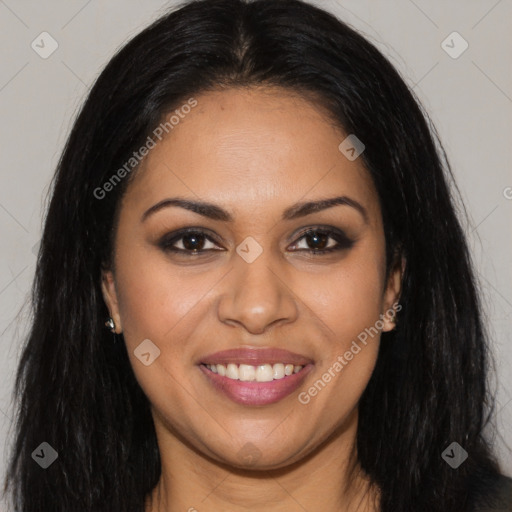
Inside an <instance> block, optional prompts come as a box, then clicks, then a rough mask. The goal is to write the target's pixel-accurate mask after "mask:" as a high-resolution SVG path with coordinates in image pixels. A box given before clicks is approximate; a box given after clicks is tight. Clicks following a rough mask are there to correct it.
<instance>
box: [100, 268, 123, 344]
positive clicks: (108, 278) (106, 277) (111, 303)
mask: <svg viewBox="0 0 512 512" xmlns="http://www.w3.org/2000/svg"><path fill="white" fill-rule="evenodd" d="M101 291H102V293H103V299H104V301H105V304H106V305H107V308H108V310H109V312H110V316H111V317H112V319H113V320H114V323H115V326H116V328H115V332H116V333H117V334H120V333H121V332H123V328H122V325H121V316H120V315H119V304H118V301H117V292H116V284H115V280H114V274H113V272H112V271H111V270H106V269H103V270H102V271H101Z"/></svg>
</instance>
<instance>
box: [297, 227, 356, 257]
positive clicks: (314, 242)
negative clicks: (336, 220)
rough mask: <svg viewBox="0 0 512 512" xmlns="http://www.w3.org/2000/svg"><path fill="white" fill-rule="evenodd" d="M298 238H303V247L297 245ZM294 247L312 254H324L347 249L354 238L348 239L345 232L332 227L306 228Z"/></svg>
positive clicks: (352, 243)
mask: <svg viewBox="0 0 512 512" xmlns="http://www.w3.org/2000/svg"><path fill="white" fill-rule="evenodd" d="M300 240H304V242H305V243H304V244H303V245H305V247H302V248H300V247H298V245H299V243H298V242H300ZM298 242H296V243H295V248H296V249H298V250H299V251H306V252H310V253H312V254H324V253H329V252H333V251H341V250H343V249H349V248H350V247H352V246H353V245H354V240H351V239H349V238H348V237H347V236H346V235H345V233H343V232H342V231H338V230H332V229H311V228H310V229H308V230H307V231H305V232H303V233H302V235H301V236H300V238H299V239H298Z"/></svg>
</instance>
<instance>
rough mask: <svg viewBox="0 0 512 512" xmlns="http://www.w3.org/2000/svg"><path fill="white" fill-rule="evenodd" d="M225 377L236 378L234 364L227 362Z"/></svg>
mask: <svg viewBox="0 0 512 512" xmlns="http://www.w3.org/2000/svg"><path fill="white" fill-rule="evenodd" d="M226 377H227V378H228V379H234V380H238V366H237V365H236V364H233V363H230V364H228V366H227V368H226Z"/></svg>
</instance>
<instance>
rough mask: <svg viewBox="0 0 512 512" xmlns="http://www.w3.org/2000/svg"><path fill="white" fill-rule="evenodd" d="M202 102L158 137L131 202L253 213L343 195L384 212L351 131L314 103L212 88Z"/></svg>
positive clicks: (288, 95) (275, 91)
mask: <svg viewBox="0 0 512 512" xmlns="http://www.w3.org/2000/svg"><path fill="white" fill-rule="evenodd" d="M195 100H196V101H197V105H196V106H195V107H194V108H192V109H190V110H189V109H186V110H187V113H184V112H182V113H181V116H180V117H179V121H178V122H177V123H176V124H174V125H173V127H172V129H171V130H169V133H168V134H167V135H166V136H165V137H164V138H162V140H161V141H159V140H158V139H156V140H155V142H156V144H155V146H154V148H153V149H151V150H150V151H149V154H148V155H147V156H146V158H145V160H144V162H143V164H142V166H141V168H140V169H139V170H138V171H137V174H136V176H135V177H134V178H135V179H134V180H133V181H132V183H131V184H130V186H129V187H128V191H127V194H126V196H127V197H125V200H127V201H130V202H131V203H141V204H144V205H148V203H154V202H157V201H159V200H161V199H162V198H163V197H164V196H165V195H166V194H167V195H181V196H185V197H189V198H196V199H197V198H200V199H203V200H207V201H210V202H215V203H219V204H220V203H222V205H223V206H224V207H226V209H228V210H230V211H232V212H234V213H235V212H237V211H240V212H242V210H244V209H245V210H247V211H250V213H251V214H252V215H254V214H256V213H258V212H260V209H261V212H260V213H262V212H263V210H265V208H267V209H268V208H273V206H276V207H277V206H279V207H280V208H281V209H283V208H284V207H286V206H287V204H288V203H293V202H296V201H298V200H310V199H316V198H319V197H332V196H333V195H335V193H339V194H345V195H351V196H353V197H354V199H356V200H358V201H359V202H363V203H365V204H366V206H367V209H368V211H369V213H370V215H378V214H379V208H378V198H377V195H376V191H375V188H374V186H373V182H372V179H371V177H370V175H369V173H368V171H367V170H366V168H365V167H364V165H363V162H362V159H361V158H357V159H356V160H353V161H351V160H349V159H348V158H347V157H346V156H345V154H344V153H342V152H341V151H340V149H339V145H340V143H342V141H343V140H344V139H346V137H347V134H346V133H344V131H343V130H342V129H341V128H340V127H338V126H336V125H335V124H334V123H333V122H332V120H331V119H330V117H329V116H328V115H327V114H326V112H325V110H324V109H323V108H322V107H320V106H319V105H316V104H315V103H314V102H312V101H311V100H308V99H306V98H303V97H301V96H299V95H298V94H296V93H293V92H289V91H287V90H283V89H280V88H250V89H228V90H221V91H211V92H207V93H204V94H201V95H198V96H197V97H195ZM179 109H180V107H179V106H177V110H179ZM166 118H167V119H168V118H169V115H167V116H166ZM176 119H177V117H176V116H175V120H176ZM123 202H124V201H123ZM149 206H150V204H149Z"/></svg>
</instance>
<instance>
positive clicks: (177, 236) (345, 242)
mask: <svg viewBox="0 0 512 512" xmlns="http://www.w3.org/2000/svg"><path fill="white" fill-rule="evenodd" d="M191 234H192V235H201V236H204V237H205V238H206V239H207V240H209V241H210V242H213V243H217V242H215V240H214V238H213V237H212V236H208V234H207V232H206V231H204V230H202V229H200V228H186V229H182V230H180V231H178V232H176V233H173V234H171V235H166V236H164V237H163V238H162V239H161V241H160V242H159V246H160V247H161V248H162V250H164V251H169V252H173V253H175V254H183V255H187V256H199V255H203V254H205V253H207V252H209V251H218V250H220V249H201V250H199V251H193V250H187V249H178V248H176V247H173V245H174V244H175V243H176V242H177V241H179V240H181V239H183V238H184V237H185V236H186V235H191ZM312 234H317V235H318V234H320V235H327V237H328V239H329V238H332V239H333V240H335V241H336V242H337V245H336V246H334V247H328V248H327V249H299V250H298V251H299V252H308V253H309V254H311V255H314V256H319V255H322V254H327V253H332V252H336V251H341V250H344V249H350V248H351V247H352V246H353V245H354V240H351V239H350V238H348V237H347V236H346V235H345V233H343V232H342V231H339V230H337V229H332V228H320V227H313V228H307V229H305V230H304V231H302V232H301V233H300V234H299V237H298V238H297V241H296V242H294V244H297V242H298V241H300V240H301V239H303V238H304V237H305V236H307V235H312Z"/></svg>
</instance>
